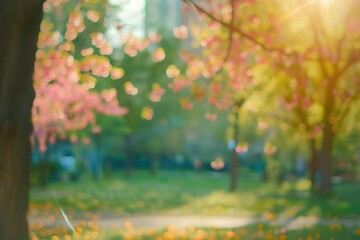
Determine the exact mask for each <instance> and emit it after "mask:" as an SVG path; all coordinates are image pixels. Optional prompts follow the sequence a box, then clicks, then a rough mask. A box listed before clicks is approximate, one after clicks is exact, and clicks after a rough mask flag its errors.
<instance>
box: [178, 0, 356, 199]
mask: <svg viewBox="0 0 360 240" xmlns="http://www.w3.org/2000/svg"><path fill="white" fill-rule="evenodd" d="M184 2H185V3H187V4H188V7H189V9H195V11H197V12H198V13H199V15H200V16H201V17H202V18H201V19H202V21H198V22H197V23H194V26H193V27H192V28H191V29H192V32H193V33H194V34H193V35H194V36H195V37H194V38H195V42H196V43H197V44H198V46H199V47H200V48H201V49H203V50H202V53H203V55H202V56H205V57H198V56H189V55H187V56H185V58H186V61H187V62H188V65H189V67H188V69H187V70H186V73H185V74H186V75H185V76H182V75H179V76H177V77H174V85H175V86H177V89H179V88H182V87H188V88H190V89H192V92H193V95H194V97H195V99H196V96H197V97H199V96H202V97H205V96H206V97H207V99H208V101H209V102H210V103H211V104H213V105H215V106H217V107H218V108H224V109H226V108H228V107H230V106H233V104H234V103H235V102H236V101H237V100H238V99H246V98H247V96H248V95H249V93H251V92H252V90H250V89H251V88H252V87H253V86H257V84H259V85H258V86H260V87H261V88H260V89H257V90H262V93H263V96H262V97H265V96H267V98H268V100H267V102H268V103H270V100H271V99H273V98H271V96H277V97H276V98H277V99H278V101H279V102H278V103H279V104H278V105H277V110H276V111H277V112H278V113H284V114H283V115H287V117H286V118H287V119H288V120H289V123H290V125H291V127H293V128H295V129H297V130H298V131H303V132H304V133H305V134H303V135H304V136H305V137H306V139H307V141H308V146H309V147H308V151H309V156H310V161H309V163H310V179H311V181H312V184H313V186H314V187H315V175H316V172H317V176H318V177H319V181H318V182H317V189H316V190H317V192H319V193H320V194H323V195H327V194H329V193H330V192H331V182H330V180H331V172H332V153H333V149H334V145H333V143H334V140H335V137H336V136H337V133H338V132H339V131H341V129H342V127H343V125H342V124H343V122H344V121H345V120H346V117H347V114H348V113H349V111H351V109H353V108H354V106H355V105H356V102H357V101H358V99H359V94H358V92H359V91H357V90H356V89H358V87H359V78H358V77H357V75H358V69H359V68H358V66H359V48H358V47H357V45H356V42H357V39H358V38H359V27H358V25H359V24H358V23H359V18H358V15H357V14H356V13H355V12H354V9H356V8H358V7H359V5H358V4H359V3H358V1H354V0H347V1H343V2H342V3H341V4H340V3H339V2H335V1H333V2H331V1H330V2H325V1H313V2H306V1H298V2H283V1H275V2H276V3H274V1H271V3H270V2H268V1H261V0H247V1H234V0H229V1H207V0H204V1H200V2H195V1H191V0H188V1H184ZM338 8H341V9H342V11H337V10H336V9H338ZM330 16H331V17H330ZM335 19H336V20H335ZM300 33H301V37H299V34H300ZM269 78H271V79H272V81H270V80H269ZM198 79H199V80H201V79H211V80H210V82H206V81H207V80H206V81H205V82H204V81H203V82H202V83H200V81H199V80H198ZM254 84H255V85H254ZM205 88H208V89H209V90H208V91H204V90H201V91H200V90H199V89H205ZM199 93H201V94H199ZM205 93H206V94H205ZM270 93H271V94H270ZM269 94H270V95H269ZM191 102H192V101H190V99H186V101H185V100H184V106H186V107H188V108H189V107H191ZM268 106H269V105H267V108H268ZM269 110H270V111H271V112H272V113H271V115H274V109H269ZM270 111H269V112H270ZM275 115H276V114H275ZM276 117H279V116H276Z"/></svg>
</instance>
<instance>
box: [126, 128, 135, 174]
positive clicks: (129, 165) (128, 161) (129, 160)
mask: <svg viewBox="0 0 360 240" xmlns="http://www.w3.org/2000/svg"><path fill="white" fill-rule="evenodd" d="M132 162H133V150H132V140H131V135H126V136H125V166H124V173H125V177H130V176H131V170H132Z"/></svg>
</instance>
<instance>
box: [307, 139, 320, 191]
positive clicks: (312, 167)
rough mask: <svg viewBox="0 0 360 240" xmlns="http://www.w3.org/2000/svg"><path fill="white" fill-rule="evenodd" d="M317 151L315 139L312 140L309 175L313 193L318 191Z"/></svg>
mask: <svg viewBox="0 0 360 240" xmlns="http://www.w3.org/2000/svg"><path fill="white" fill-rule="evenodd" d="M317 156H318V154H317V149H316V145H315V139H313V138H312V139H310V163H309V175H310V182H311V191H312V192H314V191H315V190H316V171H317V168H318V167H317Z"/></svg>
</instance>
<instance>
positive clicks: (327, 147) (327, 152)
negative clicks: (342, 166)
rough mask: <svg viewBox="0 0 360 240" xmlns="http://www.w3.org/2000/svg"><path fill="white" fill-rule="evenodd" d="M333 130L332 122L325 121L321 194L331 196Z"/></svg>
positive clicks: (320, 157)
mask: <svg viewBox="0 0 360 240" xmlns="http://www.w3.org/2000/svg"><path fill="white" fill-rule="evenodd" d="M332 147H333V132H332V129H331V124H330V123H325V127H324V137H323V142H322V147H321V152H320V156H319V162H320V168H321V169H320V188H319V194H320V195H322V196H329V195H330V194H331V169H332V159H331V156H332Z"/></svg>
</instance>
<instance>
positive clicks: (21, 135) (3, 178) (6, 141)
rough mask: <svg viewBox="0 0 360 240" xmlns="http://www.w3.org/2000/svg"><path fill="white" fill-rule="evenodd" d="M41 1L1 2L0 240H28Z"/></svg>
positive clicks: (7, 0)
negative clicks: (33, 81) (34, 78)
mask: <svg viewBox="0 0 360 240" xmlns="http://www.w3.org/2000/svg"><path fill="white" fill-rule="evenodd" d="M41 18H42V1H40V0H34V1H13V0H5V1H1V3H0V21H1V23H0V32H1V33H2V37H1V39H0V89H1V92H0V212H1V214H0V238H1V239H25V240H26V239H29V236H28V234H29V232H28V225H27V211H28V201H29V166H30V156H31V145H30V136H31V134H32V123H31V109H32V102H33V99H34V96H35V92H34V89H33V86H32V74H33V70H34V61H35V52H36V45H37V39H38V33H39V26H40V21H41Z"/></svg>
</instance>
